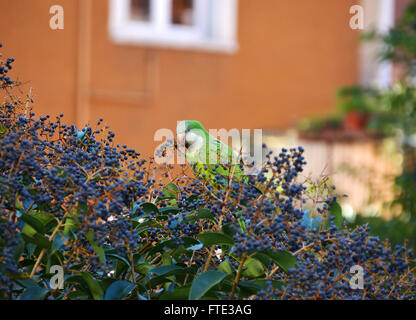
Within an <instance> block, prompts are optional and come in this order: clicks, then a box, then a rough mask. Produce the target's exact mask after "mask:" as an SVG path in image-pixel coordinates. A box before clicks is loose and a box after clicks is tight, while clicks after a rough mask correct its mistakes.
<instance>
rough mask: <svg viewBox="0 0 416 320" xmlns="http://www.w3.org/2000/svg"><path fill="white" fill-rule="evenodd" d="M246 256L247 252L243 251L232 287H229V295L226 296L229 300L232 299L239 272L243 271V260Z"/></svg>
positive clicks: (239, 275)
mask: <svg viewBox="0 0 416 320" xmlns="http://www.w3.org/2000/svg"><path fill="white" fill-rule="evenodd" d="M246 258H247V253H243V256H242V257H241V262H240V266H239V267H238V271H237V274H236V276H235V279H234V284H233V288H232V289H231V293H230V296H229V297H228V299H229V300H233V299H234V294H235V291H236V289H237V285H238V281H239V280H240V277H241V272H242V271H243V267H244V262H245V261H246Z"/></svg>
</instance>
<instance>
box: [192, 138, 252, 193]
mask: <svg viewBox="0 0 416 320" xmlns="http://www.w3.org/2000/svg"><path fill="white" fill-rule="evenodd" d="M207 137H208V138H207V139H206V140H208V141H206V143H205V148H204V146H203V147H201V148H200V149H199V150H197V151H196V152H193V153H190V152H187V154H186V158H187V160H188V161H189V162H191V163H192V164H193V165H192V167H193V170H194V171H195V173H196V174H198V176H200V177H201V178H203V179H204V180H208V182H210V183H211V184H212V185H218V184H222V185H224V183H228V181H229V177H232V179H233V180H236V181H244V180H245V179H246V177H245V176H244V168H243V166H242V165H241V163H239V157H238V155H237V154H236V153H235V152H234V151H233V150H232V149H231V148H230V147H229V146H228V145H226V144H225V143H223V142H221V141H220V140H218V139H216V138H214V137H212V136H210V135H209V134H207Z"/></svg>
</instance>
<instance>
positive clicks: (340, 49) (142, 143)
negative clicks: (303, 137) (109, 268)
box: [0, 0, 358, 154]
mask: <svg viewBox="0 0 416 320" xmlns="http://www.w3.org/2000/svg"><path fill="white" fill-rule="evenodd" d="M85 1H91V8H90V9H91V11H90V12H91V13H90V14H89V15H88V17H89V21H88V23H89V24H90V26H91V33H90V39H91V42H89V41H88V43H89V44H90V45H89V50H90V51H89V57H90V58H88V59H86V60H88V61H80V57H81V59H82V57H84V55H82V52H84V53H85V54H88V50H87V51H83V50H84V49H86V48H83V47H81V48H80V47H79V44H80V43H82V39H84V40H85V39H88V37H86V34H85V31H86V30H84V29H82V30H80V29H79V25H80V24H79V23H80V21H79V18H80V13H81V11H80V10H82V8H83V6H85ZM357 2H358V1H345V0H296V1H293V0H261V1H253V0H240V1H239V13H238V42H239V45H240V49H239V51H238V52H237V53H235V54H223V53H207V52H203V51H180V50H173V49H162V48H149V47H140V46H128V45H115V44H113V43H112V41H111V39H110V38H109V34H108V27H107V22H108V1H107V0H36V1H33V0H1V1H0V12H2V18H1V19H0V41H1V42H3V44H4V47H3V48H2V50H3V52H4V53H5V54H6V55H8V56H14V57H15V58H16V63H15V71H14V73H13V74H15V75H16V74H17V75H18V76H19V78H20V79H22V80H30V83H29V84H27V85H25V88H28V87H29V86H31V87H34V89H35V93H36V109H35V111H36V112H37V113H39V114H45V113H50V114H58V113H60V112H64V113H65V114H66V118H67V121H68V122H76V121H84V119H83V118H85V117H90V121H91V123H93V122H95V121H96V119H98V118H100V117H103V118H104V119H105V122H106V123H108V124H109V125H110V126H111V127H112V129H113V131H115V132H116V133H117V137H118V139H119V141H122V142H123V143H127V144H128V145H130V146H132V147H136V148H137V149H138V150H140V151H142V152H144V153H146V154H150V153H152V152H153V149H154V146H155V145H157V144H158V143H157V142H153V134H154V132H155V131H156V130H157V129H159V128H165V127H166V128H172V129H173V128H174V127H175V126H176V121H177V120H182V119H197V120H200V121H201V122H203V124H204V125H205V126H206V127H207V128H267V129H271V128H276V129H279V128H284V127H287V126H289V125H291V124H293V123H295V121H296V120H297V119H299V117H302V116H307V115H311V114H319V113H324V112H328V111H329V110H330V109H331V107H333V105H334V98H335V90H336V89H337V88H338V87H339V86H341V85H347V84H353V83H356V81H357V75H358V70H357V69H358V62H357V59H358V57H357V55H358V53H357V45H358V44H357V36H358V32H357V31H356V30H351V29H350V28H349V19H350V17H351V15H350V14H349V8H350V6H351V5H353V4H357ZM56 4H60V5H62V6H63V7H64V9H65V29H64V30H59V31H52V30H50V29H49V19H50V17H51V15H50V14H49V7H50V6H52V5H56ZM84 8H85V7H84ZM83 37H86V38H83ZM80 41H81V42H80ZM80 52H81V55H80ZM87 57H88V55H87ZM79 63H82V65H83V66H84V67H83V68H84V69H81V70H80V69H79ZM80 81H83V82H80ZM79 85H80V87H79ZM80 96H81V98H82V97H84V100H85V101H86V103H85V104H81V105H80V104H79V101H80V100H79V99H80ZM77 108H78V109H77ZM80 108H81V109H80ZM82 108H89V110H83V109H82ZM84 111H85V112H84ZM88 115H89V116H88Z"/></svg>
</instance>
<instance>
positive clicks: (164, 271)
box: [149, 265, 185, 276]
mask: <svg viewBox="0 0 416 320" xmlns="http://www.w3.org/2000/svg"><path fill="white" fill-rule="evenodd" d="M180 270H181V271H183V270H185V269H184V268H182V267H179V266H175V265H169V266H159V267H156V268H153V269H150V270H149V273H154V274H156V275H158V276H171V275H174V274H175V273H177V271H180Z"/></svg>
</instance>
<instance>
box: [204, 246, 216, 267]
mask: <svg viewBox="0 0 416 320" xmlns="http://www.w3.org/2000/svg"><path fill="white" fill-rule="evenodd" d="M214 249H215V244H214V245H212V246H211V249H210V250H209V255H208V259H207V262H206V263H205V266H204V272H206V271H207V270H208V267H209V264H210V262H211V259H212V254H213V253H214Z"/></svg>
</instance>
